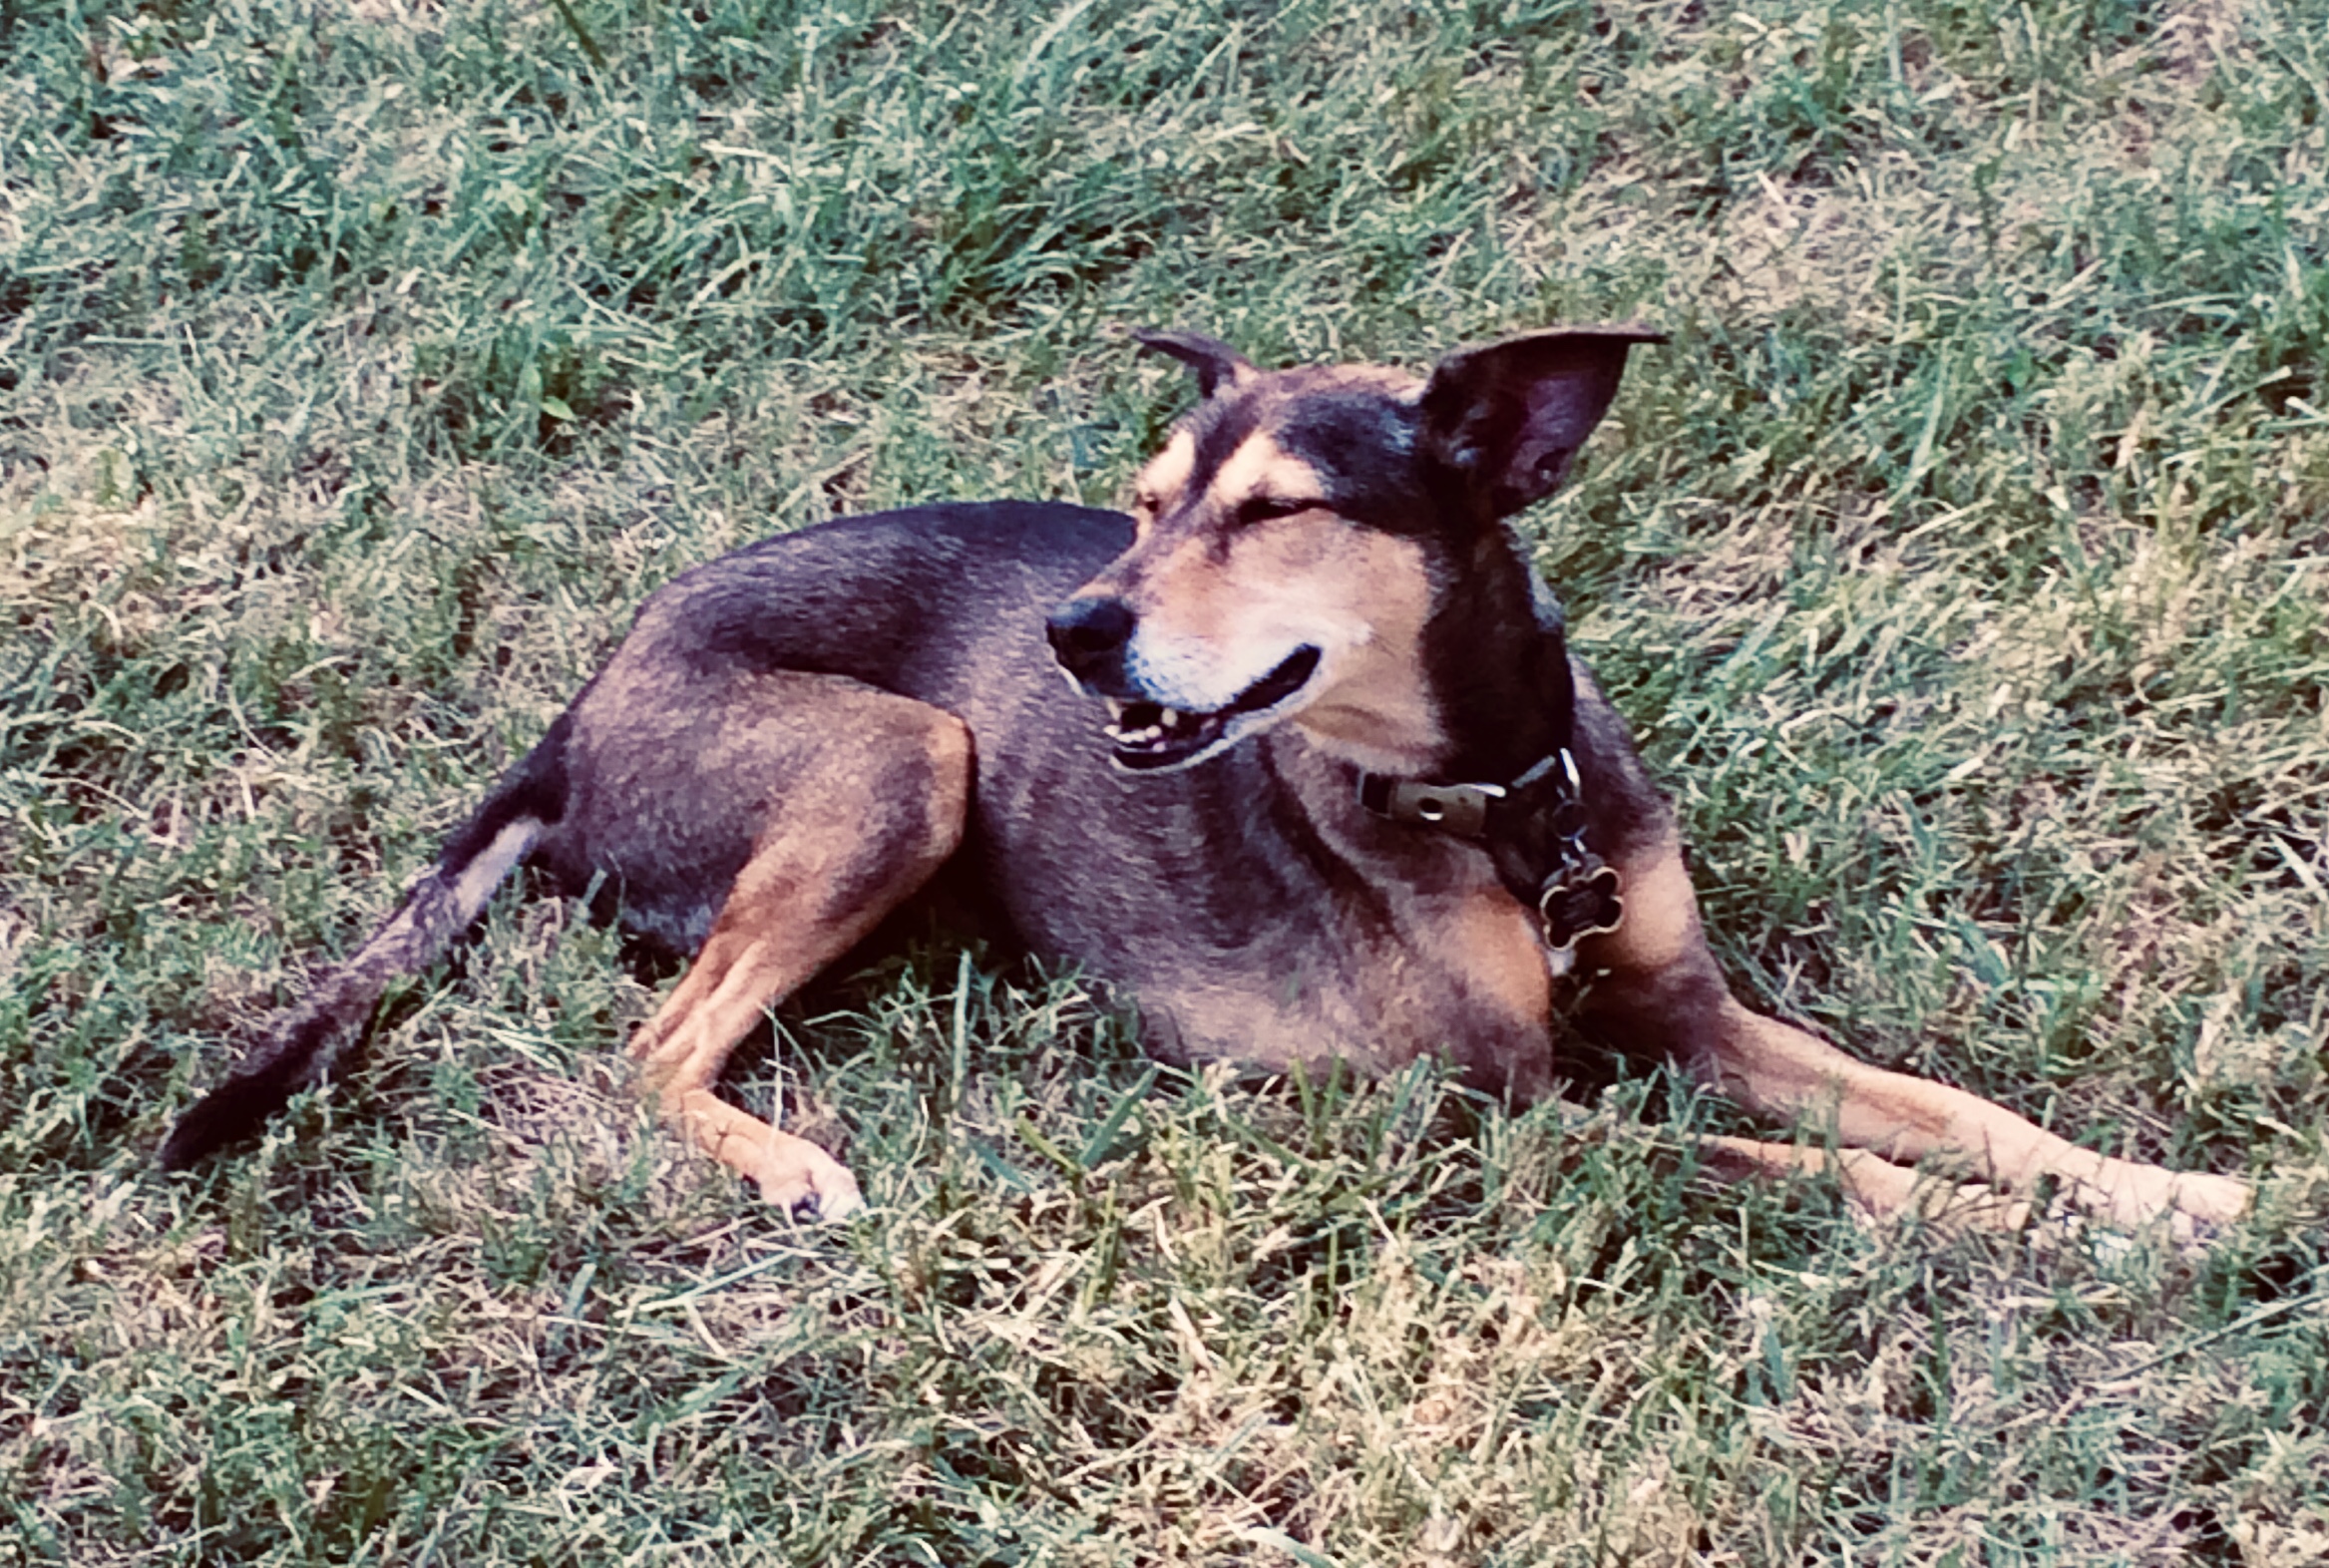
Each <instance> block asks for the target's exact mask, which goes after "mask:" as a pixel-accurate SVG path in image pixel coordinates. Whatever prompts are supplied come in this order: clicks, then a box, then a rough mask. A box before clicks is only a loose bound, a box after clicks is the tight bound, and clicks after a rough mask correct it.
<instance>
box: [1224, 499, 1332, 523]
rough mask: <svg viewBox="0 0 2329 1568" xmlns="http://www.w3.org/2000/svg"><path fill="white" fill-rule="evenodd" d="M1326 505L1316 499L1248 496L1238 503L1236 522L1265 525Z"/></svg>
mask: <svg viewBox="0 0 2329 1568" xmlns="http://www.w3.org/2000/svg"><path fill="white" fill-rule="evenodd" d="M1325 505H1326V503H1325V502H1323V501H1319V500H1316V499H1304V500H1295V499H1293V498H1291V497H1287V496H1249V497H1247V498H1246V500H1244V501H1243V502H1240V503H1239V505H1238V509H1237V520H1238V521H1239V522H1240V523H1267V522H1269V521H1270V520H1271V519H1273V518H1290V517H1293V516H1294V515H1295V514H1296V513H1298V512H1308V511H1310V510H1311V509H1312V508H1313V507H1323V506H1325Z"/></svg>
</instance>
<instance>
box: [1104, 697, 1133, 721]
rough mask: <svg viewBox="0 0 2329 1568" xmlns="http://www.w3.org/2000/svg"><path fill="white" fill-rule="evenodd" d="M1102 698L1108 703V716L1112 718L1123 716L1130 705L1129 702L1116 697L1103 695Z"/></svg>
mask: <svg viewBox="0 0 2329 1568" xmlns="http://www.w3.org/2000/svg"><path fill="white" fill-rule="evenodd" d="M1100 700H1101V701H1102V702H1105V703H1106V704H1107V705H1108V717H1110V718H1112V719H1120V718H1122V717H1123V716H1124V709H1125V708H1126V707H1127V706H1129V704H1127V703H1123V702H1119V701H1117V700H1116V699H1115V698H1114V697H1102V698H1101V699H1100Z"/></svg>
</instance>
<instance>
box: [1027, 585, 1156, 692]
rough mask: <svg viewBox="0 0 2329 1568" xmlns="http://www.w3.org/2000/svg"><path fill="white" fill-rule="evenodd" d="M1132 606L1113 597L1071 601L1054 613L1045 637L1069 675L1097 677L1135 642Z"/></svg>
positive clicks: (1093, 597) (1094, 597)
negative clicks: (1126, 647)
mask: <svg viewBox="0 0 2329 1568" xmlns="http://www.w3.org/2000/svg"><path fill="white" fill-rule="evenodd" d="M1133 620H1134V616H1133V614H1132V606H1131V605H1129V604H1127V603H1125V602H1124V601H1123V600H1122V599H1120V598H1116V597H1114V596H1113V595H1110V596H1107V597H1099V596H1092V597H1086V598H1071V599H1069V600H1068V601H1067V602H1066V603H1064V604H1062V605H1060V606H1059V607H1058V608H1057V609H1055V610H1053V611H1051V619H1050V622H1049V623H1048V624H1047V625H1046V626H1045V628H1044V630H1045V634H1046V635H1048V636H1049V637H1050V638H1051V651H1052V653H1053V654H1054V655H1055V656H1056V657H1057V658H1058V660H1059V662H1060V663H1061V664H1062V665H1063V666H1065V668H1066V670H1067V672H1068V673H1069V674H1070V675H1075V676H1079V677H1080V676H1086V675H1092V674H1096V673H1098V671H1099V668H1100V666H1101V665H1103V664H1105V663H1107V662H1108V661H1109V660H1110V659H1112V658H1114V657H1115V656H1116V655H1117V654H1119V653H1121V652H1123V651H1124V644H1125V643H1127V642H1129V641H1131V640H1132V625H1133Z"/></svg>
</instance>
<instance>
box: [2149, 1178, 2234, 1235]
mask: <svg viewBox="0 0 2329 1568" xmlns="http://www.w3.org/2000/svg"><path fill="white" fill-rule="evenodd" d="M2255 1199H2256V1194H2255V1192H2254V1191H2253V1189H2251V1188H2250V1187H2249V1185H2248V1184H2247V1183H2246V1182H2244V1181H2241V1180H2240V1179H2239V1178H2238V1177H2236V1176H2210V1175H2206V1174H2204V1173H2201V1172H2196V1171H2193V1172H2185V1173H2184V1174H2182V1175H2179V1176H2171V1177H2169V1178H2168V1183H2167V1201H2168V1203H2169V1204H2170V1205H2172V1206H2173V1208H2174V1210H2175V1212H2176V1213H2177V1214H2180V1215H2183V1216H2185V1217H2187V1218H2189V1219H2190V1220H2191V1221H2192V1222H2194V1223H2195V1224H2199V1225H2204V1226H2209V1227H2220V1226H2226V1225H2230V1224H2231V1223H2232V1222H2233V1221H2234V1220H2237V1219H2239V1218H2240V1216H2242V1215H2244V1214H2246V1213H2247V1212H2248V1206H2249V1205H2250V1204H2251V1203H2253V1202H2254V1201H2255Z"/></svg>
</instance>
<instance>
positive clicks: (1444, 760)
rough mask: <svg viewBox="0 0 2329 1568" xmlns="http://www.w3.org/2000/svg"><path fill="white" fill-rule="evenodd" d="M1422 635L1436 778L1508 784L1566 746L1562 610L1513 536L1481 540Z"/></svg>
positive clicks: (1571, 705) (1571, 685)
mask: <svg viewBox="0 0 2329 1568" xmlns="http://www.w3.org/2000/svg"><path fill="white" fill-rule="evenodd" d="M1449 577H1450V580H1451V581H1450V584H1449V586H1448V587H1447V588H1445V589H1444V590H1443V591H1442V592H1441V594H1440V596H1439V601H1438V603H1437V604H1436V605H1435V606H1434V608H1433V612H1432V616H1431V619H1430V621H1429V623H1428V624H1427V625H1426V627H1425V629H1424V633H1423V663H1424V671H1425V676H1426V678H1427V679H1428V680H1429V682H1430V685H1431V692H1432V699H1433V706H1434V707H1435V708H1436V709H1437V711H1438V714H1439V718H1440V725H1441V729H1442V733H1443V736H1444V749H1443V751H1442V754H1441V755H1440V756H1439V757H1438V758H1437V759H1435V764H1434V768H1433V772H1434V773H1435V775H1436V776H1437V777H1438V778H1440V779H1443V780H1447V781H1450V782H1460V783H1473V784H1507V783H1510V782H1511V781H1513V780H1514V779H1517V778H1519V777H1520V776H1521V775H1522V774H1524V773H1526V772H1527V771H1528V770H1529V769H1531V768H1533V767H1535V766H1536V765H1537V764H1538V763H1539V762H1541V761H1543V760H1544V759H1545V758H1546V757H1549V756H1551V755H1553V754H1554V753H1555V752H1557V751H1559V750H1560V749H1561V748H1562V747H1563V746H1566V745H1567V744H1568V743H1569V732H1570V727H1571V723H1572V719H1573V715H1574V713H1575V710H1576V686H1575V681H1574V679H1573V677H1572V676H1571V674H1570V669H1569V646H1568V639H1567V637H1566V635H1565V634H1564V631H1563V628H1562V624H1561V612H1560V607H1559V605H1558V603H1557V602H1555V601H1554V599H1553V598H1552V595H1551V594H1550V592H1548V591H1547V590H1546V589H1545V588H1544V586H1543V584H1542V583H1541V582H1540V581H1539V580H1538V578H1537V576H1536V573H1535V572H1534V571H1533V570H1532V569H1531V568H1530V567H1529V565H1528V561H1527V558H1526V556H1525V555H1524V554H1523V553H1522V549H1521V545H1520V542H1519V540H1518V539H1517V537H1515V536H1514V535H1513V534H1512V533H1511V531H1510V530H1508V529H1505V528H1493V529H1489V530H1486V531H1484V532H1483V534H1482V535H1481V537H1480V538H1479V539H1478V541H1477V542H1476V543H1475V544H1474V546H1473V547H1472V551H1471V556H1470V559H1469V560H1467V561H1463V562H1461V563H1458V564H1455V570H1454V571H1453V572H1451V573H1450V574H1449Z"/></svg>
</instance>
